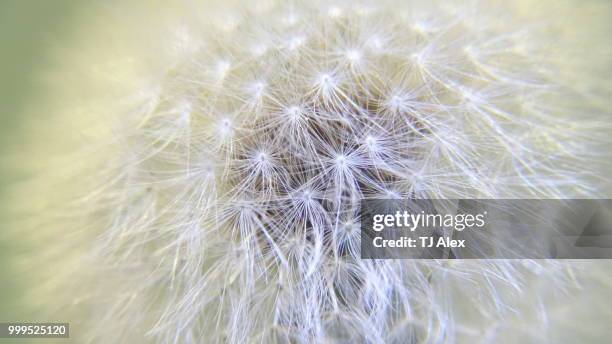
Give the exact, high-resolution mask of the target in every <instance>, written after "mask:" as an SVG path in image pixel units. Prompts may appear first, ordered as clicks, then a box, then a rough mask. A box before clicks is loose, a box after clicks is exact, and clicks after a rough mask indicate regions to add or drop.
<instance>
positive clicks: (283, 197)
mask: <svg viewBox="0 0 612 344" xmlns="http://www.w3.org/2000/svg"><path fill="white" fill-rule="evenodd" d="M75 6H76V5H75ZM72 11H73V14H72V16H71V17H70V18H71V19H70V22H69V23H68V24H66V27H67V28H68V29H65V30H67V31H68V32H69V34H65V36H66V37H65V38H63V39H61V40H60V39H57V40H56V41H53V44H51V46H50V47H49V48H48V52H47V54H48V56H49V57H48V59H47V60H45V61H46V62H45V64H44V67H41V71H39V76H38V79H39V80H40V81H39V83H40V86H39V89H41V90H42V91H39V92H38V93H39V94H37V95H36V96H31V97H32V100H30V101H28V104H27V106H24V107H23V110H22V113H23V114H22V115H20V119H19V120H18V121H19V123H20V124H19V125H18V126H17V127H16V128H18V129H15V132H16V133H17V134H16V135H17V136H18V138H15V139H13V140H12V142H11V143H10V144H8V143H7V144H6V146H5V147H4V148H3V149H4V151H6V152H10V154H9V153H6V154H3V158H2V160H3V166H8V167H6V169H7V171H8V170H10V171H12V172H11V173H13V174H15V175H18V176H19V178H15V180H14V181H11V182H10V183H8V182H3V184H6V185H7V186H6V187H3V188H2V190H3V191H2V201H3V202H2V208H3V213H6V214H8V215H7V216H6V219H7V220H6V221H4V222H5V223H6V224H7V226H6V228H4V229H3V232H2V233H1V235H0V243H2V246H4V245H7V247H8V245H10V246H11V247H15V250H14V251H15V253H11V254H8V253H7V255H6V258H5V257H4V256H1V258H2V260H4V261H6V263H3V265H6V266H7V268H6V269H7V271H10V274H9V273H7V276H11V277H10V279H11V280H14V281H18V282H15V284H14V285H20V287H15V289H16V290H17V291H15V295H19V296H18V297H15V300H19V301H18V303H16V304H17V306H14V307H15V308H17V309H19V310H20V311H19V312H17V311H12V312H9V311H8V310H7V311H6V312H2V313H0V316H2V318H0V322H24V323H33V322H41V323H48V322H59V323H69V324H70V335H69V337H70V338H67V339H64V340H65V341H66V342H73V343H605V342H608V341H609V340H610V339H609V338H610V335H612V332H611V331H610V329H609V324H610V323H611V322H612V311H611V309H610V304H609V298H610V297H611V296H612V275H611V274H610V271H612V270H610V269H611V268H612V265H611V264H610V262H609V261H608V260H607V259H595V258H597V257H595V256H593V257H591V256H588V257H587V256H580V257H578V256H576V257H569V258H581V259H549V258H547V256H545V255H544V256H543V258H545V259H540V256H537V257H536V255H535V254H534V255H533V256H526V257H524V258H522V257H516V252H517V251H518V249H516V247H517V246H519V245H521V243H520V241H519V239H516V242H514V243H511V244H510V243H508V242H505V241H504V242H495V240H489V241H491V242H493V244H495V245H496V254H497V256H496V257H501V258H512V259H487V258H486V257H477V258H478V259H437V258H436V259H367V258H364V254H363V252H362V249H363V247H364V246H362V244H363V243H362V240H364V236H363V235H362V231H363V223H362V219H363V214H362V213H361V211H360V209H363V208H360V206H361V205H362V204H363V202H364V201H366V200H453V199H468V200H471V199H476V200H576V199H578V200H605V199H608V198H611V197H610V196H611V195H612V184H611V183H610V176H611V175H612V169H611V166H610V161H612V151H611V149H612V139H611V136H610V133H611V129H612V110H611V109H612V101H611V100H610V92H611V91H612V81H611V80H612V78H611V77H612V73H611V72H612V70H611V69H610V68H611V67H612V45H611V44H610V42H609V37H608V34H609V33H611V32H612V24H611V23H612V21H611V19H612V4H610V3H608V2H606V1H596V0H591V1H573V0H571V1H570V0H568V1H561V0H560V1H548V0H546V1H532V0H529V1H527V0H525V1H515V2H503V1H466V2H461V1H456V2H455V1H420V0H411V1H386V0H385V1H380V2H379V1H356V2H354V1H340V2H323V1H321V2H317V1H313V2H307V1H304V2H293V1H289V2H276V1H268V0H264V1H254V2H246V1H236V2H232V1H195V0H194V1H180V2H174V3H170V2H167V3H166V2H102V3H86V2H84V3H82V4H79V5H78V6H76V9H73V10H72ZM28 99H29V98H28ZM6 132H7V133H8V132H9V129H6ZM3 168H4V167H3ZM7 173H8V172H7ZM569 212H570V215H568V216H570V217H571V216H573V215H572V214H573V213H572V212H571V211H569ZM576 212H578V211H577V210H576ZM533 213H536V211H535V210H534V211H533ZM606 214H607V216H608V217H605V216H606V215H602V217H601V218H603V219H604V220H605V219H610V218H611V217H610V215H609V213H606ZM540 215H541V214H540ZM561 215H562V214H559V216H558V218H559V219H561V218H564V217H562V216H561ZM534 217H537V216H535V215H534ZM574 218H576V216H574ZM555 219H557V217H555ZM555 219H553V220H555ZM604 220H602V221H604ZM551 221H552V220H551ZM563 221H565V220H558V222H563ZM605 221H607V220H605ZM605 221H604V223H605ZM567 222H569V221H567ZM591 222H592V221H591ZM483 223H484V221H483ZM564 223H565V222H564ZM513 226H516V230H517V231H518V230H519V229H518V227H519V226H518V225H517V224H513V225H511V226H509V227H510V229H509V231H510V232H509V233H510V234H509V235H508V237H510V236H511V234H512V233H513V232H512V231H513V229H512V227H513ZM606 226H607V227H606ZM604 227H605V228H607V230H608V231H609V232H606V234H607V235H612V230H610V229H609V228H610V223H609V222H608V223H607V224H606V225H604ZM521 228H522V227H521ZM462 229H463V228H462ZM413 230H414V229H413ZM466 231H468V230H467V229H466ZM598 238H599V239H596V240H598V242H597V243H596V245H595V246H597V247H598V248H601V249H609V248H610V247H612V246H606V245H607V244H604V241H605V240H609V239H604V238H608V236H605V235H602V236H599V237H598ZM500 240H501V239H500ZM498 241H499V240H498ZM606 242H607V241H606ZM538 244H539V243H538ZM513 245H514V246H513ZM7 252H8V251H7ZM598 252H599V251H598ZM539 253H540V252H538V254H539ZM545 253H546V252H545ZM457 257H460V255H459V253H455V256H454V258H457ZM521 258H522V259H521ZM585 258H588V259H585ZM7 280H8V278H7ZM8 285H9V284H8V283H7V284H6V286H7V287H6V290H7V293H8V290H9V287H8ZM11 285H13V284H11ZM7 295H8V294H7ZM15 302H17V301H15ZM0 308H2V303H1V302H0ZM7 309H8V308H7ZM0 331H1V329H0ZM0 333H2V332H0ZM40 340H41V342H43V341H44V340H50V339H40ZM2 342H3V339H0V343H2ZM51 342H63V341H62V340H60V339H53V340H52V341H51Z"/></svg>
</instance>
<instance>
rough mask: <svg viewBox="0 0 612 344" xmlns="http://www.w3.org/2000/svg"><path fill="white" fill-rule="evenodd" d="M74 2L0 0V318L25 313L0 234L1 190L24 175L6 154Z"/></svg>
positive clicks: (14, 149) (4, 217)
mask: <svg viewBox="0 0 612 344" xmlns="http://www.w3.org/2000/svg"><path fill="white" fill-rule="evenodd" d="M77 5H79V3H78V2H77V1H74V0H73V1H67V0H53V1H44V0H38V1H37V0H27V1H24V0H1V1H0V322H8V321H18V320H27V318H26V317H27V314H28V313H29V312H28V310H27V309H25V307H24V302H23V297H24V295H23V293H22V292H21V291H22V290H24V288H23V285H21V284H20V283H21V281H19V280H17V279H16V278H14V276H15V274H14V272H13V271H12V270H11V266H10V265H9V262H10V260H11V258H13V257H15V256H16V254H18V253H19V252H20V247H19V246H18V243H13V242H8V240H7V239H6V236H4V235H2V234H4V233H5V232H6V230H7V228H8V226H11V225H12V223H11V222H10V221H9V216H8V214H7V212H8V211H7V208H8V207H7V206H8V204H7V203H6V202H7V200H6V197H5V195H6V192H7V189H8V187H9V186H10V185H11V183H14V182H15V181H18V180H20V179H23V178H24V175H23V174H22V173H20V171H19V169H18V166H11V165H9V164H8V163H7V161H8V160H9V159H7V156H19V154H20V152H19V149H20V146H19V139H20V128H21V127H22V125H23V124H24V123H23V119H24V118H25V116H26V114H25V113H26V112H25V108H26V107H27V105H28V102H31V101H34V99H37V96H38V95H41V94H42V92H44V90H43V87H42V83H41V81H40V77H41V75H42V72H43V71H44V68H45V65H46V64H47V63H48V60H49V58H50V54H49V52H50V51H51V50H52V49H54V48H55V47H57V46H58V45H61V42H63V40H65V39H66V37H69V36H70V34H71V32H72V30H74V27H73V26H72V25H71V22H72V14H73V13H74V10H75V8H76V7H77ZM50 321H53V319H50ZM0 342H2V343H5V342H7V339H5V340H2V339H0ZM20 342H21V343H25V342H24V341H20Z"/></svg>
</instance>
